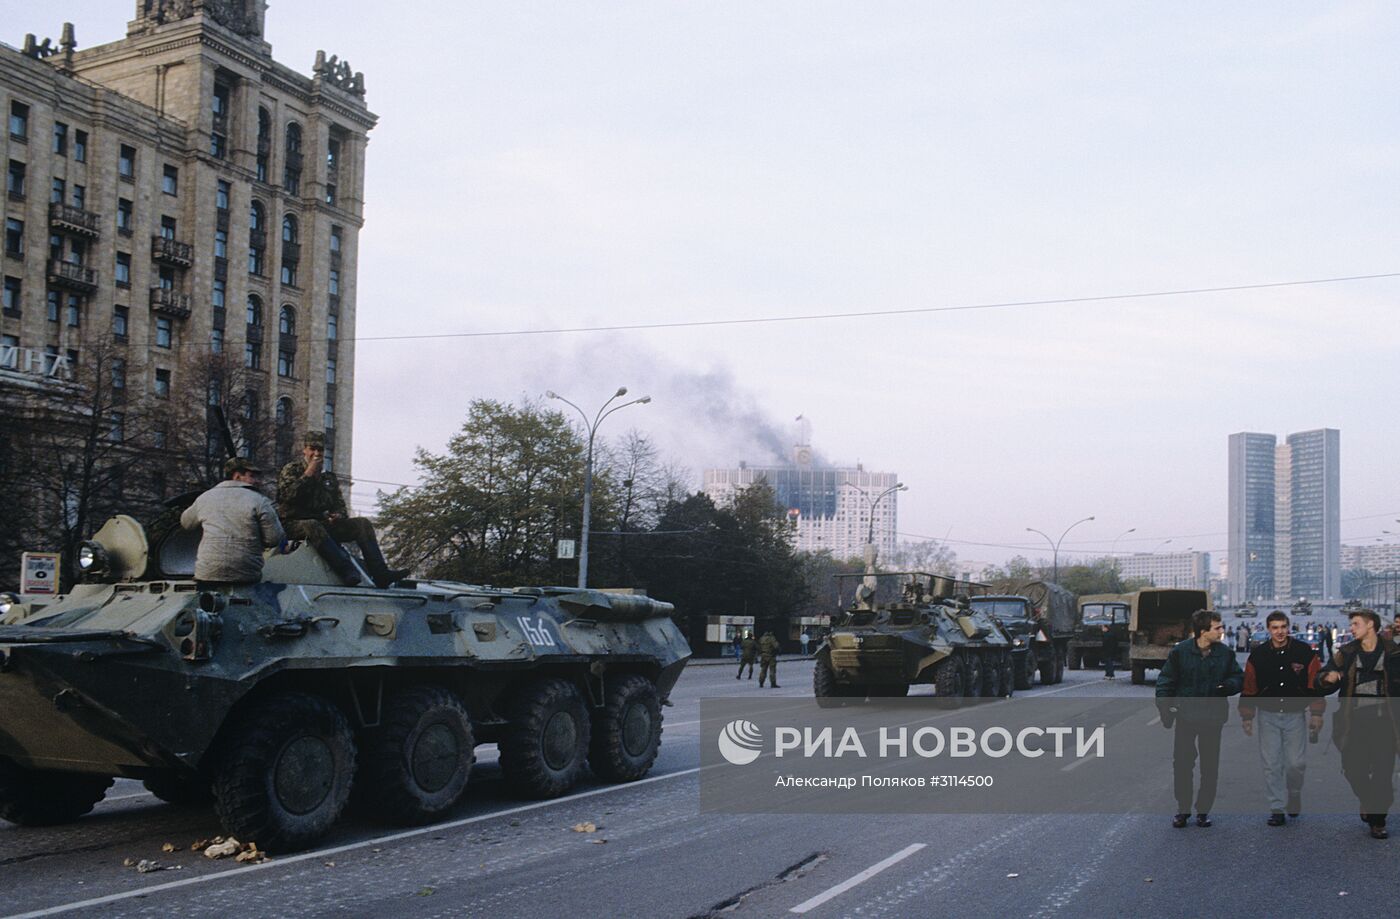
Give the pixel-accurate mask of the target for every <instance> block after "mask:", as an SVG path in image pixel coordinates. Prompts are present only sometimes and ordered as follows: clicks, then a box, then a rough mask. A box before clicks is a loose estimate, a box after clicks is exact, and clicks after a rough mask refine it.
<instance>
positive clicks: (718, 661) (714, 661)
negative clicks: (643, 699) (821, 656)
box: [686, 654, 812, 667]
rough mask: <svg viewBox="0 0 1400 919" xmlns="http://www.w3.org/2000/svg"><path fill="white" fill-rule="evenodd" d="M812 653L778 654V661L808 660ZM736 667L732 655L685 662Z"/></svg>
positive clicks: (735, 661) (705, 665)
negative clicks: (805, 654)
mask: <svg viewBox="0 0 1400 919" xmlns="http://www.w3.org/2000/svg"><path fill="white" fill-rule="evenodd" d="M811 659H812V655H810V654H809V655H807V656H805V657H804V656H803V655H801V654H779V655H778V663H780V664H782V663H792V662H794V661H809V660H811ZM720 665H724V666H726V667H738V666H739V661H738V660H737V659H735V658H733V657H692V658H691V659H690V660H689V661H687V662H686V666H687V667H718V666H720ZM757 666H758V661H754V667H757Z"/></svg>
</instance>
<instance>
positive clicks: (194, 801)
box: [142, 772, 214, 807]
mask: <svg viewBox="0 0 1400 919" xmlns="http://www.w3.org/2000/svg"><path fill="white" fill-rule="evenodd" d="M142 784H143V785H145V786H146V790H147V791H149V792H150V793H151V794H153V795H155V796H156V797H157V798H160V799H161V800H162V801H164V802H166V803H167V804H174V805H177V806H179V807H199V806H202V805H205V804H208V803H210V802H211V801H213V800H214V791H213V789H211V788H210V787H209V782H208V781H207V780H204V779H201V778H199V777H198V776H194V775H184V774H181V773H177V772H163V773H161V774H160V775H153V776H151V777H150V778H149V779H146V780H145V781H144V782H143V783H142Z"/></svg>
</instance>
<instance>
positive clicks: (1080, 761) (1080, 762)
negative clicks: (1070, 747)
mask: <svg viewBox="0 0 1400 919" xmlns="http://www.w3.org/2000/svg"><path fill="white" fill-rule="evenodd" d="M1090 761H1091V760H1090V758H1089V757H1087V756H1086V757H1083V758H1082V759H1077V760H1075V761H1074V762H1072V763H1070V764H1069V765H1067V766H1061V767H1060V771H1061V772H1069V771H1070V770H1071V769H1078V768H1079V767H1080V766H1082V765H1084V764H1085V763H1087V762H1090Z"/></svg>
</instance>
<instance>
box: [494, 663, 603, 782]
mask: <svg viewBox="0 0 1400 919" xmlns="http://www.w3.org/2000/svg"><path fill="white" fill-rule="evenodd" d="M509 718H510V724H509V725H507V727H506V730H505V733H504V734H503V735H502V737H501V740H500V743H499V746H500V749H501V771H502V772H503V773H504V774H505V779H506V783H507V784H508V785H510V786H511V788H513V789H514V790H515V791H516V793H517V794H520V795H524V796H525V797H529V798H557V797H558V796H559V795H562V794H563V793H564V792H566V791H568V790H569V789H570V788H572V787H574V783H576V782H577V781H578V779H579V775H580V774H581V773H582V771H583V765H584V762H585V760H586V759H587V757H588V735H589V731H588V709H587V708H586V707H585V706H584V704H583V696H582V695H581V694H580V693H579V691H578V687H576V686H574V684H572V683H568V682H565V681H564V680H559V679H544V680H540V681H539V682H537V683H531V684H529V685H527V686H526V687H524V688H523V689H521V690H520V691H519V693H518V694H517V695H516V698H515V699H514V700H513V701H512V702H511V704H510V706H509Z"/></svg>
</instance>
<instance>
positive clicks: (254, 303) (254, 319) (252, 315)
mask: <svg viewBox="0 0 1400 919" xmlns="http://www.w3.org/2000/svg"><path fill="white" fill-rule="evenodd" d="M262 324H263V321H262V301H261V300H259V299H258V295H257V294H249V295H248V325H255V326H261V325H262Z"/></svg>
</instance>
